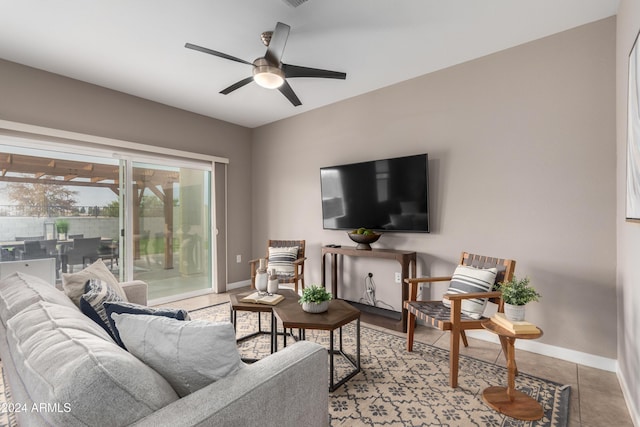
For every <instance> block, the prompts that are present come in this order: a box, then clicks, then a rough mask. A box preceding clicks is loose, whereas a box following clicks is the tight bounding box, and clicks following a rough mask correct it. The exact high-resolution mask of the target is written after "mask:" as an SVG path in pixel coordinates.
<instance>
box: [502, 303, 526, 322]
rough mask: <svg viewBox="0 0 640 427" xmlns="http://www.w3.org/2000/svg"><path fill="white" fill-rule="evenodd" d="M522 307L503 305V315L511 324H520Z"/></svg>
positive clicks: (522, 315) (522, 314)
mask: <svg viewBox="0 0 640 427" xmlns="http://www.w3.org/2000/svg"><path fill="white" fill-rule="evenodd" d="M524 308H525V306H524V305H511V304H507V303H506V302H505V303H504V315H505V317H506V318H507V319H509V320H511V321H513V322H521V321H523V320H524Z"/></svg>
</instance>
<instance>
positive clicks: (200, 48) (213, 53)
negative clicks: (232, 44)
mask: <svg viewBox="0 0 640 427" xmlns="http://www.w3.org/2000/svg"><path fill="white" fill-rule="evenodd" d="M184 47H186V48H187V49H193V50H199V51H200V52H204V53H208V54H210V55H214V56H218V57H220V58H224V59H229V60H231V61H236V62H239V63H241V64H247V65H253V64H252V63H251V62H247V61H245V60H244V59H240V58H236V57H235V56H231V55H227V54H226V53H222V52H218V51H217V50H213V49H208V48H206V47H202V46H197V45H195V44H191V43H187V44H185V45H184Z"/></svg>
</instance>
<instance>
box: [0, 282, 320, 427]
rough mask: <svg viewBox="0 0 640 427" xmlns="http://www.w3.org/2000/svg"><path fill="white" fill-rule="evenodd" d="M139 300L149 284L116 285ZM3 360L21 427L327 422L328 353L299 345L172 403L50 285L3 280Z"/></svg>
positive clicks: (160, 385)
mask: <svg viewBox="0 0 640 427" xmlns="http://www.w3.org/2000/svg"><path fill="white" fill-rule="evenodd" d="M122 285H123V288H124V290H125V293H126V295H127V298H128V299H129V301H130V302H135V303H138V304H146V296H147V285H146V283H144V282H140V281H136V282H131V283H123V284H122ZM0 357H1V358H2V364H3V366H4V372H5V378H6V380H7V381H8V383H9V386H10V388H11V394H12V401H13V403H14V405H13V408H14V409H15V410H16V411H15V415H16V418H17V421H18V424H19V425H21V426H62V425H64V426H80V425H83V426H84V425H90V426H105V425H109V426H121V425H136V426H154V427H157V426H165V425H166V426H169V425H171V426H193V425H199V426H243V427H245V426H258V425H259V426H292V427H293V426H296V427H297V426H302V425H304V426H327V425H328V391H327V387H328V378H327V377H328V367H327V352H326V350H325V349H324V348H323V347H321V346H319V345H317V344H314V343H310V342H299V343H297V344H295V345H292V346H289V347H287V348H286V349H284V350H282V351H279V352H277V353H275V354H272V355H270V356H268V357H265V358H264V359H262V360H260V361H258V362H256V363H253V364H250V365H246V366H245V367H243V368H242V369H239V370H238V371H236V372H235V373H233V374H231V375H229V376H227V377H225V378H223V379H221V380H219V381H216V382H214V383H212V384H210V385H208V386H206V387H204V388H202V389H200V390H198V391H196V392H194V393H191V394H189V395H187V396H185V397H182V398H179V397H178V396H177V394H176V393H175V392H174V390H173V389H172V388H171V386H169V384H168V382H166V380H164V378H162V377H161V376H160V375H159V374H158V373H157V372H156V371H154V370H153V369H151V368H150V367H148V366H147V365H145V364H144V363H142V362H141V361H139V360H138V359H136V358H135V357H134V356H133V355H131V354H129V353H128V352H127V351H125V350H123V349H122V348H120V347H119V346H118V345H116V344H115V343H114V342H113V340H112V339H111V338H110V337H109V335H108V334H107V333H106V332H105V331H104V330H103V329H102V328H100V327H99V326H97V325H96V324H95V323H94V322H93V321H92V320H90V319H89V318H88V317H86V316H84V315H83V314H82V312H80V310H79V309H78V308H77V307H76V306H75V305H74V304H73V303H72V302H71V300H70V299H69V298H67V296H66V295H65V294H64V293H63V292H61V291H60V290H58V289H56V288H55V287H54V286H52V285H50V284H48V283H46V282H44V281H42V280H41V279H38V278H36V277H33V276H29V275H26V274H23V273H14V274H13V275H10V276H7V277H5V278H4V279H2V280H0Z"/></svg>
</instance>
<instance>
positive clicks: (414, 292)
mask: <svg viewBox="0 0 640 427" xmlns="http://www.w3.org/2000/svg"><path fill="white" fill-rule="evenodd" d="M459 264H460V265H466V266H472V267H476V268H492V267H496V268H497V269H498V274H497V276H496V281H495V283H500V282H503V281H508V280H511V278H512V277H513V272H514V270H515V267H516V262H515V261H513V260H510V259H501V258H492V257H487V256H482V255H473V254H470V253H467V252H463V253H462V255H461V256H460V262H459ZM451 279H452V277H450V276H448V277H419V278H413V279H405V282H406V283H408V284H409V299H408V300H407V301H405V302H404V308H405V309H407V311H408V316H407V351H413V333H414V331H415V323H416V322H415V321H416V318H418V319H421V320H423V321H425V322H426V323H428V324H430V325H431V326H434V327H436V328H438V329H440V330H441V331H451V335H450V341H451V342H450V349H449V385H451V387H452V388H455V387H457V386H458V359H459V353H460V338H462V342H463V343H464V346H465V347H468V346H469V343H468V342H467V336H466V334H465V331H466V330H469V329H482V322H484V321H485V320H487V318H485V317H481V318H480V319H473V318H471V317H469V316H467V315H466V314H464V313H462V311H461V309H462V301H463V300H464V299H471V298H488V299H489V301H491V302H494V303H496V304H498V311H500V312H502V311H504V304H503V302H502V298H501V295H502V293H501V292H500V291H497V292H496V291H493V292H486V293H467V294H455V295H445V296H444V298H446V299H448V300H449V302H450V307H447V306H446V305H444V304H443V302H442V300H439V301H418V300H417V296H418V284H420V283H432V282H445V281H450V280H451ZM503 350H505V349H504V348H503ZM504 353H505V355H506V354H507V353H506V351H505V352H504Z"/></svg>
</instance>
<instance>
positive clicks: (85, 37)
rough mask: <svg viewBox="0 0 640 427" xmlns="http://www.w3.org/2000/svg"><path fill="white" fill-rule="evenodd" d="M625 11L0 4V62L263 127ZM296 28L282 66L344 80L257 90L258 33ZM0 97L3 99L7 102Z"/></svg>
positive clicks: (356, 1) (549, 5)
mask: <svg viewBox="0 0 640 427" xmlns="http://www.w3.org/2000/svg"><path fill="white" fill-rule="evenodd" d="M618 3H619V0H308V1H307V2H306V3H304V4H302V5H300V6H298V7H291V6H289V5H288V4H287V3H285V1H284V0H187V1H185V0H183V1H178V0H107V1H97V0H93V1H91V0H56V1H52V0H0V58H3V59H6V60H9V61H13V62H17V63H20V64H25V65H29V66H32V67H35V68H39V69H43V70H47V71H50V72H53V73H57V74H61V75H64V76H68V77H71V78H74V79H78V80H82V81H86V82H90V83H93V84H96V85H100V86H104V87H107V88H110V89H115V90H118V91H121V92H126V93H129V94H132V95H136V96H139V97H142V98H145V99H150V100H153V101H157V102H160V103H163V104H167V105H171V106H174V107H178V108H182V109H184V110H188V111H192V112H196V113H199V114H203V115H205V116H210V117H215V118H218V119H221V120H225V121H229V122H232V123H237V124H240V125H243V126H247V127H257V126H260V125H263V124H266V123H270V122H273V121H276V120H280V119H283V118H286V117H290V116H293V115H295V114H299V113H302V112H304V111H309V110H312V109H314V108H318V107H321V106H323V105H327V104H331V103H334V102H337V101H340V100H342V99H346V98H350V97H353V96H356V95H359V94H362V93H366V92H370V91H372V90H375V89H378V88H381V87H384V86H388V85H391V84H394V83H397V82H400V81H403V80H407V79H410V78H412V77H417V76H420V75H423V74H427V73H429V72H432V71H435V70H438V69H442V68H445V67H448V66H451V65H454V64H459V63H461V62H465V61H468V60H470V59H473V58H477V57H481V56H484V55H487V54H490V53H493V52H497V51H500V50H503V49H506V48H509V47H512V46H516V45H518V44H522V43H525V42H528V41H531V40H535V39H538V38H541V37H544V36H547V35H550V34H553V33H557V32H560V31H564V30H567V29H570V28H573V27H576V26H579V25H582V24H586V23H589V22H593V21H596V20H599V19H602V18H606V17H609V16H612V15H615V14H616V11H617V8H618ZM278 21H280V22H284V23H286V24H288V25H290V26H291V33H290V35H289V39H288V42H287V45H286V49H285V52H284V55H283V58H282V60H283V62H286V63H288V64H294V65H302V66H308V67H315V68H323V69H329V70H335V71H342V72H346V73H347V79H346V80H333V79H306V78H298V79H291V80H289V83H290V84H291V86H292V88H293V89H294V91H295V92H296V94H297V95H298V97H299V98H300V100H301V101H302V104H303V105H302V106H299V107H294V106H293V105H291V104H290V103H289V101H287V99H286V98H285V97H284V96H282V94H280V92H278V91H277V90H268V89H264V88H261V87H259V86H257V85H256V84H255V83H250V84H249V85H247V86H244V87H243V88H241V89H238V90H237V91H235V92H233V93H231V94H229V95H221V94H219V93H218V92H219V91H220V90H222V89H224V88H226V87H227V86H229V85H231V84H232V83H235V82H236V81H238V80H241V79H243V78H245V77H248V76H250V75H251V67H250V66H249V65H245V64H240V63H237V62H233V61H228V60H224V59H221V58H218V57H215V56H212V55H207V54H204V53H201V52H197V51H194V50H191V49H186V48H185V47H184V44H185V43H186V42H190V43H193V44H196V45H200V46H204V47H208V48H210V49H214V50H217V51H221V52H224V53H227V54H229V55H232V56H235V57H238V58H241V59H244V60H246V61H249V62H251V61H253V60H254V59H255V58H257V57H260V56H263V55H264V52H265V50H266V48H265V47H264V46H263V45H262V43H261V41H260V33H262V32H263V31H267V30H273V28H274V27H275V24H276V22H278ZM0 96H1V94H0Z"/></svg>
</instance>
